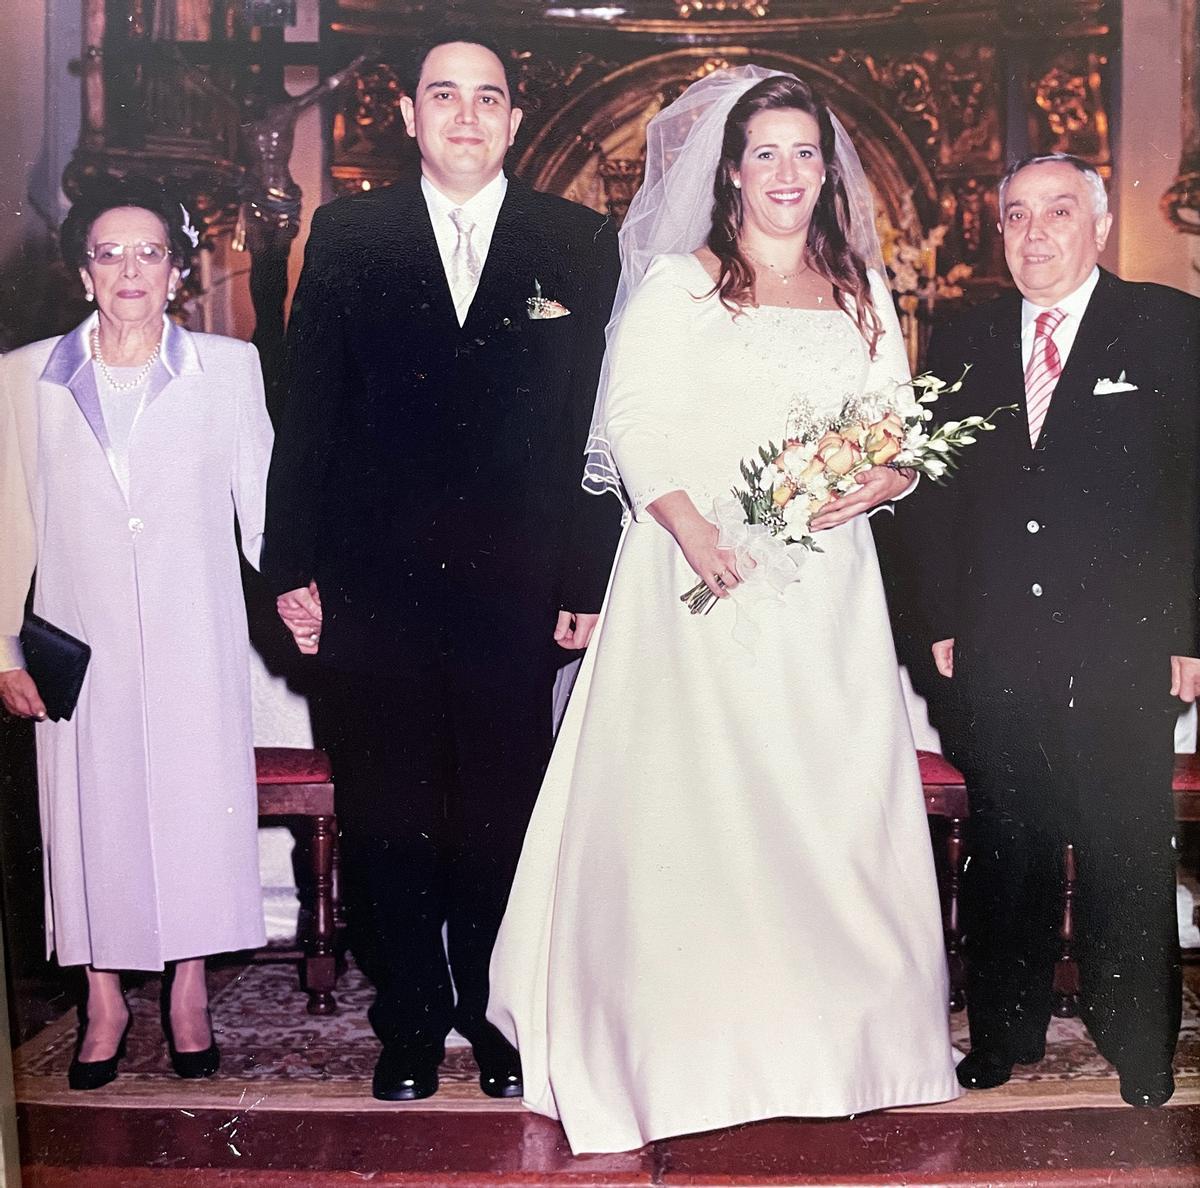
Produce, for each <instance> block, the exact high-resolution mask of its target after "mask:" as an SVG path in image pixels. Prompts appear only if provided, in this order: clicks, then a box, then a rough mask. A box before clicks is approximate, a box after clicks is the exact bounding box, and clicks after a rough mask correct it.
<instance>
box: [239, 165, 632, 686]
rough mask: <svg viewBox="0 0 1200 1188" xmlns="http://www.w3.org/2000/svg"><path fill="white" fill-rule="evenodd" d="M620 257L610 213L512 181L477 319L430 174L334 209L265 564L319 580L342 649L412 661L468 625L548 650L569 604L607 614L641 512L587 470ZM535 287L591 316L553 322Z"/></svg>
mask: <svg viewBox="0 0 1200 1188" xmlns="http://www.w3.org/2000/svg"><path fill="white" fill-rule="evenodd" d="M617 272H618V260H617V250H616V237H615V233H614V228H613V227H612V226H611V224H610V223H609V222H608V220H606V219H605V218H604V217H603V216H600V215H598V214H596V213H594V212H593V211H590V210H588V209H586V208H584V207H581V206H579V205H576V204H575V203H571V202H566V201H564V200H562V199H559V198H556V197H553V196H550V195H546V194H541V193H538V192H536V191H534V190H531V189H530V188H529V187H527V186H525V185H524V184H522V183H521V182H519V181H517V180H515V179H510V180H509V183H508V190H507V193H506V195H505V198H504V202H503V205H502V207H501V210H500V213H499V218H498V220H497V223H496V227H495V232H494V235H493V238H492V241H491V245H490V248H489V251H488V254H487V259H486V262H485V265H484V268H483V272H482V275H481V277H480V281H479V288H478V291H477V293H476V295H475V298H474V301H473V302H472V304H471V307H470V312H469V314H468V316H467V320H466V323H465V324H464V325H463V326H462V327H461V328H460V327H459V325H458V322H457V319H456V317H455V313H454V305H453V301H452V299H451V295H450V290H449V287H448V285H447V282H446V279H445V273H444V270H443V266H442V262H441V258H440V256H439V254H438V249H437V244H436V241H435V239H434V235H433V229H432V226H431V224H430V219H429V214H428V211H427V208H426V204H425V200H424V197H423V196H422V193H421V190H420V187H419V185H418V184H417V183H415V182H413V183H407V184H399V185H396V186H394V187H392V188H390V189H383V190H377V191H371V192H369V193H365V194H361V195H357V194H356V195H354V196H352V197H347V198H340V199H337V200H336V201H334V202H332V203H330V204H328V205H326V206H324V207H322V208H321V209H320V210H318V211H317V214H316V217H315V218H314V220H313V227H312V234H311V236H310V239H309V242H308V248H307V251H306V256H305V264H304V271H303V274H302V276H301V279H300V284H299V287H298V289H297V292H296V297H295V301H294V304H293V307H292V314H291V321H290V325H289V331H288V334H289V357H290V373H289V376H288V383H287V392H288V402H287V406H286V408H285V410H284V414H283V422H282V425H281V428H280V432H279V436H278V440H277V442H276V448H275V455H274V458H273V461H272V466H271V474H270V481H269V489H268V505H267V534H266V546H265V552H264V559H263V560H264V572H266V574H267V575H268V578H269V579H270V581H271V582H272V584H273V585H274V586H275V588H276V589H277V590H279V591H284V590H289V589H294V588H296V587H299V586H303V585H305V584H307V583H308V581H309V580H310V579H314V578H315V579H316V581H317V584H318V587H319V589H320V592H321V597H322V602H323V608H324V626H323V630H322V637H321V657H322V659H323V660H324V661H325V662H326V663H328V664H331V665H333V666H335V667H338V668H342V669H346V670H356V669H357V670H367V671H371V670H374V671H379V672H385V671H396V670H397V667H398V666H399V669H400V670H401V671H402V670H403V667H404V664H405V661H406V660H407V659H409V658H411V657H412V656H413V655H414V654H415V653H417V652H420V651H421V650H423V649H425V648H427V647H428V646H430V642H431V641H432V640H435V639H436V638H437V635H438V631H439V630H447V629H452V630H458V631H460V632H461V633H471V634H475V635H479V634H481V633H483V634H486V635H488V636H489V637H490V638H492V639H493V640H494V639H496V638H498V637H500V638H503V639H505V640H506V641H507V646H510V647H511V648H512V650H513V651H514V652H516V653H520V652H521V651H522V650H525V649H531V648H532V649H536V650H537V656H538V657H548V656H549V655H550V654H551V651H552V645H551V643H550V637H551V634H552V631H553V627H554V622H555V616H556V612H557V611H558V610H559V609H566V610H570V611H579V612H588V611H596V610H598V609H599V607H600V602H601V599H602V596H603V593H604V588H605V583H606V580H607V576H608V572H609V568H610V564H611V561H612V555H613V550H614V547H615V543H616V538H617V534H618V531H619V516H618V513H619V508H618V505H617V503H616V501H615V500H611V499H599V498H596V497H594V496H589V495H587V494H586V493H584V492H583V491H582V490H581V489H580V485H579V483H580V476H581V472H582V465H583V450H584V444H585V440H586V436H587V429H588V425H589V422H590V417H591V413H592V406H593V402H594V399H595V393H596V382H597V377H598V373H599V367H600V360H601V357H602V355H603V350H604V327H605V323H606V321H607V319H608V316H609V313H610V309H611V305H612V299H613V293H614V291H615V287H616V280H617ZM535 283H536V284H540V286H541V293H542V295H543V296H544V297H547V298H550V299H553V300H556V301H558V302H560V303H561V304H562V305H563V306H565V307H566V308H567V309H568V310H570V314H569V315H568V316H565V317H560V318H556V319H551V320H531V319H530V317H529V316H528V310H527V306H526V299H527V298H529V297H532V296H533V295H534V293H535ZM562 655H563V657H564V658H565V657H566V656H568V655H569V653H562ZM530 658H531V659H533V657H530Z"/></svg>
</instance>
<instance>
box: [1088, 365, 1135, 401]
mask: <svg viewBox="0 0 1200 1188" xmlns="http://www.w3.org/2000/svg"><path fill="white" fill-rule="evenodd" d="M1137 390H1138V386H1137V384H1131V383H1130V382H1129V381H1128V380H1127V379H1126V378H1125V372H1124V371H1122V372H1121V374H1120V375H1119V376H1117V378H1116V379H1115V380H1110V379H1098V380H1097V381H1096V386H1095V387H1094V388H1093V389H1092V395H1093V396H1114V395H1116V393H1118V392H1136V391H1137Z"/></svg>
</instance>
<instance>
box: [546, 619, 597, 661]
mask: <svg viewBox="0 0 1200 1188" xmlns="http://www.w3.org/2000/svg"><path fill="white" fill-rule="evenodd" d="M599 618H600V616H599V615H580V614H574V613H573V612H571V611H565V610H563V611H559V612H558V623H557V624H556V625H555V628H554V642H555V643H556V644H558V646H559V647H560V648H566V649H567V650H568V651H572V652H577V651H579V650H580V649H582V648H586V647H587V646H588V640H590V639H591V638H592V632H593V631H595V630H596V621H597V620H598V619H599Z"/></svg>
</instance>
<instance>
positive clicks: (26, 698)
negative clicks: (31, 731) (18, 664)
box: [0, 668, 46, 722]
mask: <svg viewBox="0 0 1200 1188" xmlns="http://www.w3.org/2000/svg"><path fill="white" fill-rule="evenodd" d="M0 701H2V702H3V703H4V708H5V709H6V710H8V712H9V713H10V714H12V716H13V717H14V718H36V719H37V720H38V721H39V722H44V721H45V720H46V707H45V705H43V704H42V699H41V696H40V695H39V694H38V691H37V685H35V684H34V683H33V677H31V676H30V675H29V673H27V672H26V671H25V670H24V669H23V668H13V669H11V670H9V671H8V672H0Z"/></svg>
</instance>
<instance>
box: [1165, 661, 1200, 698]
mask: <svg viewBox="0 0 1200 1188" xmlns="http://www.w3.org/2000/svg"><path fill="white" fill-rule="evenodd" d="M1171 696H1172V697H1178V698H1179V700H1180V701H1183V702H1186V703H1187V704H1188V705H1191V704H1192V702H1194V701H1196V700H1197V699H1198V698H1200V660H1197V659H1196V658H1195V657H1194V656H1172V657H1171Z"/></svg>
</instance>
